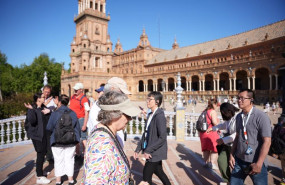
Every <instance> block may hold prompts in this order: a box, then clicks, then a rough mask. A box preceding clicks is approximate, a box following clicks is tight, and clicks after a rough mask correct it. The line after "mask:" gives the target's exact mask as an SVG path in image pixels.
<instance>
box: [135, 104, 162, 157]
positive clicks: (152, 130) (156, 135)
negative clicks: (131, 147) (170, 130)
mask: <svg viewBox="0 0 285 185" xmlns="http://www.w3.org/2000/svg"><path fill="white" fill-rule="evenodd" d="M144 134H145V133H144ZM144 134H143V135H144ZM143 138H144V137H142V139H141V140H140V142H139V144H138V146H137V148H136V150H135V152H137V153H139V152H140V151H141V150H142V143H143ZM146 139H147V140H148V141H147V147H146V149H145V150H144V152H145V153H148V154H150V155H151V156H152V158H151V159H149V160H148V161H149V162H158V161H161V160H165V159H167V129H166V118H165V115H164V112H163V110H161V109H160V108H158V109H157V110H156V112H155V114H154V115H153V117H152V119H151V122H150V125H149V127H148V136H147V138H146Z"/></svg>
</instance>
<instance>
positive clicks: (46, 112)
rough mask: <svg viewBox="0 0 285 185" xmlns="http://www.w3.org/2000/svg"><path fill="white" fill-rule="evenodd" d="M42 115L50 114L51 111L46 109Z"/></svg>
mask: <svg viewBox="0 0 285 185" xmlns="http://www.w3.org/2000/svg"><path fill="white" fill-rule="evenodd" d="M42 113H44V114H48V113H50V109H46V108H44V110H42Z"/></svg>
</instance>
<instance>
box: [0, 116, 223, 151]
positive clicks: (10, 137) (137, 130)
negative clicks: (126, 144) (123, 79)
mask: <svg viewBox="0 0 285 185" xmlns="http://www.w3.org/2000/svg"><path fill="white" fill-rule="evenodd" d="M199 115H200V113H190V112H186V113H185V123H184V126H185V140H199V133H198V131H197V130H196V128H195V124H196V121H197V119H198V117H199ZM175 116H176V112H168V111H165V117H166V120H167V132H168V133H167V135H168V136H167V138H168V139H175ZM142 118H143V119H142ZM25 119H26V116H19V117H13V118H9V119H4V120H0V126H1V132H0V133H1V137H0V139H1V140H0V149H3V148H9V147H12V146H14V145H20V144H29V143H31V140H30V139H28V137H27V133H26V130H25V128H24V123H25ZM219 119H221V118H219ZM145 124H146V117H144V115H140V116H137V117H134V118H133V120H132V121H130V122H129V124H128V128H127V129H126V130H127V132H128V138H134V137H141V135H142V133H143V131H144V127H145Z"/></svg>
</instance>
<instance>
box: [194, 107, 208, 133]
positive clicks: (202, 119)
mask: <svg viewBox="0 0 285 185" xmlns="http://www.w3.org/2000/svg"><path fill="white" fill-rule="evenodd" d="M206 116H208V115H207V110H204V111H203V112H202V113H201V115H200V116H199V118H198V120H197V122H196V129H197V130H198V131H199V132H206V130H207V129H208V127H209V125H208V123H207V118H206Z"/></svg>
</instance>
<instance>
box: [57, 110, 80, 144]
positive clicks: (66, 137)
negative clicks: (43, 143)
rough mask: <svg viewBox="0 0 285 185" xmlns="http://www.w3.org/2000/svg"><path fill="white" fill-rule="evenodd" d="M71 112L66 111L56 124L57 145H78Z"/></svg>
mask: <svg viewBox="0 0 285 185" xmlns="http://www.w3.org/2000/svg"><path fill="white" fill-rule="evenodd" d="M70 112H71V110H65V111H64V112H63V114H62V115H61V117H60V118H59V120H58V121H57V123H56V126H55V130H54V137H55V142H56V143H57V144H63V145H66V144H75V143H76V138H75V131H74V127H73V125H72V118H71V116H70Z"/></svg>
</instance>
